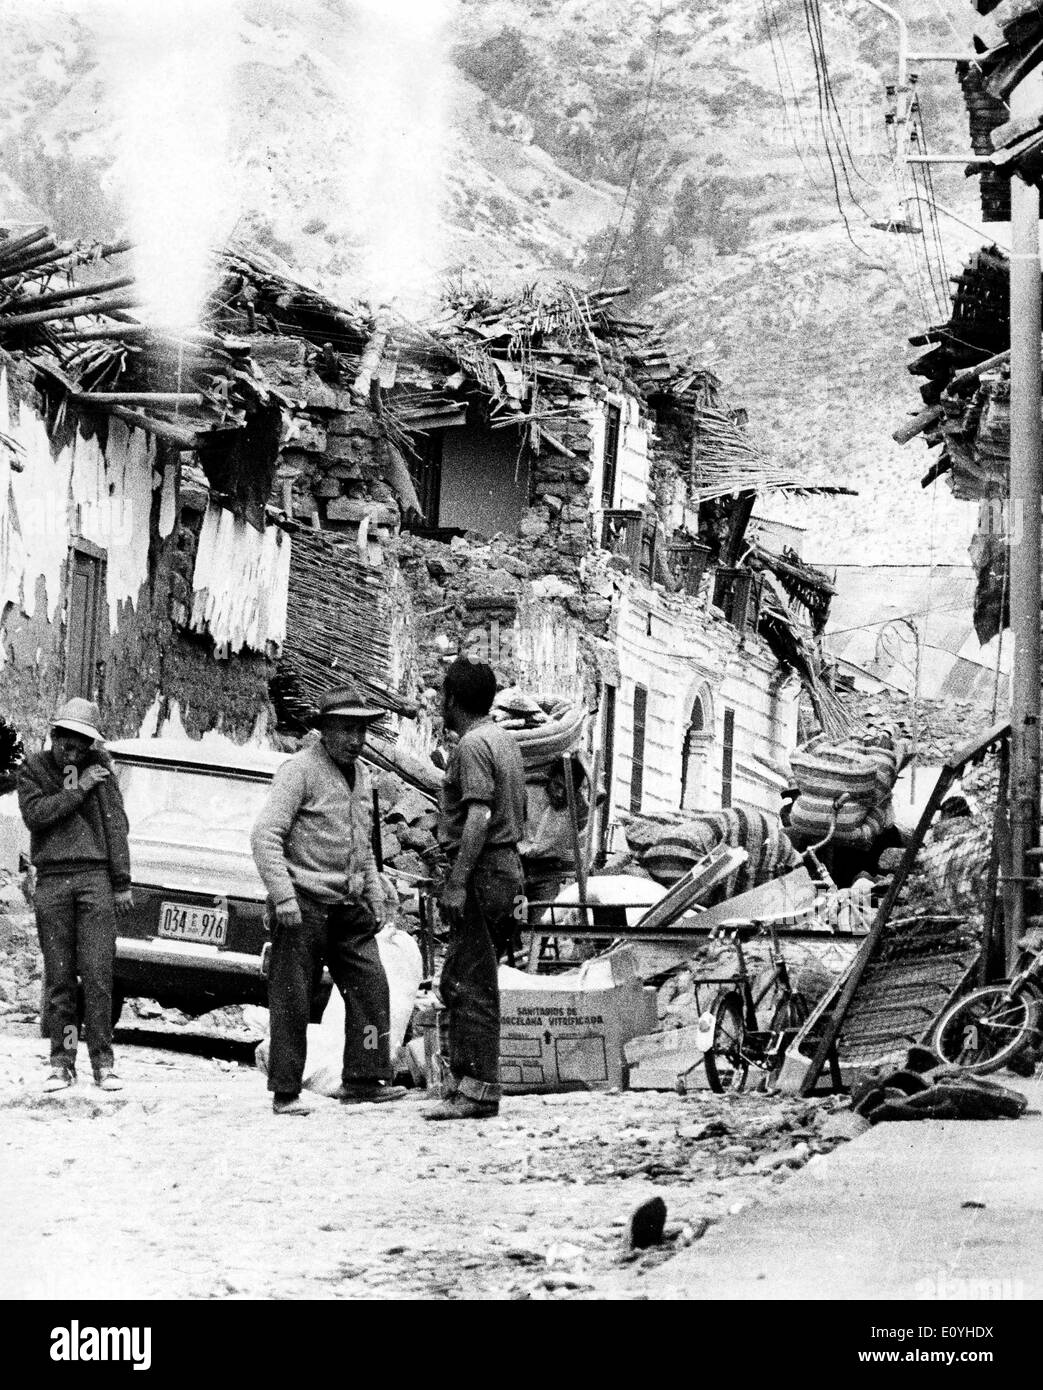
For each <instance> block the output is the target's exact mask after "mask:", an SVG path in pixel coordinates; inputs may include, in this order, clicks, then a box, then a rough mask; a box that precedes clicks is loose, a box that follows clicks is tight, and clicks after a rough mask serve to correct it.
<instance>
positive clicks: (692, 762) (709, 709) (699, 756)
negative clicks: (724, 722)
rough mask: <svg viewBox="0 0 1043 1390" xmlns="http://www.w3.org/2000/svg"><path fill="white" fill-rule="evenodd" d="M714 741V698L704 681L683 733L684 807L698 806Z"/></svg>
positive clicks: (682, 804)
mask: <svg viewBox="0 0 1043 1390" xmlns="http://www.w3.org/2000/svg"><path fill="white" fill-rule="evenodd" d="M712 742H713V699H712V696H711V695H710V689H709V686H707V685H705V684H703V685H701V686H700V687H699V688H698V690H696V692H695V694H694V695H693V697H692V701H691V704H690V705H689V707H688V719H687V721H686V724H685V728H684V732H683V733H682V736H681V799H680V802H679V805H680V807H681V810H682V811H684V810H689V811H691V810H697V809H699V795H700V791H701V790H702V785H703V769H704V765H705V763H706V760H707V756H708V754H709V750H710V745H711V744H712Z"/></svg>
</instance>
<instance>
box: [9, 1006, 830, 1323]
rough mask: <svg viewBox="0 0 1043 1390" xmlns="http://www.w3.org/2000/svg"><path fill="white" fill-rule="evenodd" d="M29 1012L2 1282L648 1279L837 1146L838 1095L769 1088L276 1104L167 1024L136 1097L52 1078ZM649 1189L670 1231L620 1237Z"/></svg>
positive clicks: (158, 1291)
mask: <svg viewBox="0 0 1043 1390" xmlns="http://www.w3.org/2000/svg"><path fill="white" fill-rule="evenodd" d="M32 1031H33V1030H32V1028H31V1026H30V1025H28V1024H24V1023H23V1024H18V1023H14V1022H10V1021H9V1022H7V1023H6V1025H5V1026H4V1031H3V1032H0V1109H2V1110H3V1111H4V1115H3V1122H2V1125H0V1135H2V1137H0V1225H2V1227H3V1230H4V1232H5V1239H4V1241H3V1245H2V1250H0V1297H2V1298H12V1297H14V1298H19V1297H43V1298H56V1297H68V1298H76V1297H92V1298H126V1297H146V1298H160V1297H164V1298H211V1297H229V1296H231V1297H239V1298H257V1297H261V1298H303V1297H331V1296H337V1297H350V1298H473V1299H490V1298H518V1299H527V1298H535V1299H546V1298H582V1299H591V1298H598V1297H599V1296H601V1295H604V1294H607V1291H608V1288H609V1286H610V1285H611V1289H612V1295H613V1296H614V1297H617V1296H620V1295H622V1296H624V1297H642V1296H643V1277H644V1275H645V1273H646V1272H647V1271H648V1270H649V1269H650V1268H653V1267H655V1266H657V1265H658V1264H660V1263H662V1262H663V1261H664V1260H668V1259H670V1258H671V1256H672V1255H673V1254H674V1253H675V1252H676V1251H677V1250H679V1249H681V1248H683V1247H684V1246H686V1245H688V1244H690V1243H692V1242H694V1241H697V1240H699V1239H700V1238H701V1237H702V1235H703V1234H704V1233H705V1232H706V1230H707V1229H708V1228H709V1227H710V1226H711V1225H712V1224H713V1223H715V1222H721V1221H727V1220H728V1219H729V1217H730V1216H732V1215H734V1214H736V1213H737V1212H738V1211H740V1210H741V1209H742V1208H743V1207H744V1206H746V1205H748V1204H749V1203H751V1202H761V1201H770V1200H772V1197H773V1195H774V1194H776V1193H777V1191H778V1189H779V1188H780V1187H781V1186H782V1185H784V1184H785V1182H786V1179H787V1177H788V1176H790V1174H791V1173H792V1172H793V1171H794V1170H795V1169H799V1168H802V1167H803V1166H805V1165H806V1164H807V1163H809V1162H812V1163H817V1162H820V1161H822V1159H821V1155H823V1154H824V1153H826V1152H828V1151H829V1149H831V1148H832V1147H833V1146H834V1145H835V1144H836V1143H837V1142H839V1139H838V1138H836V1137H827V1136H829V1135H830V1131H831V1130H833V1129H836V1128H837V1125H836V1122H831V1121H830V1114H831V1112H832V1111H833V1110H834V1108H835V1106H836V1102H833V1101H831V1100H823V1101H804V1100H796V1099H794V1098H788V1097H769V1096H764V1095H758V1094H752V1095H741V1096H727V1097H720V1096H712V1095H709V1094H706V1093H702V1094H695V1095H689V1096H685V1097H681V1096H678V1095H675V1094H667V1093H625V1092H624V1093H615V1094H613V1093H607V1094H595V1093H573V1094H568V1095H550V1096H521V1097H514V1098H511V1099H509V1100H507V1101H505V1103H504V1105H503V1109H502V1113H501V1116H500V1117H499V1118H498V1119H496V1120H493V1121H486V1122H482V1123H477V1122H465V1123H461V1124H454V1125H437V1126H435V1125H430V1126H429V1125H426V1124H424V1123H423V1122H422V1120H421V1111H422V1108H423V1107H422V1104H421V1101H422V1100H423V1092H420V1091H417V1092H414V1093H412V1094H410V1095H409V1096H407V1098H406V1099H405V1100H404V1101H401V1102H399V1103H397V1104H394V1105H391V1106H373V1105H366V1106H357V1107H344V1106H342V1105H340V1104H339V1103H338V1102H337V1101H331V1100H323V1099H321V1098H315V1107H316V1108H315V1110H314V1112H313V1113H312V1114H310V1115H308V1116H304V1117H276V1116H274V1115H273V1114H272V1113H271V1111H270V1109H269V1106H268V1098H267V1095H266V1093H265V1091H264V1085H263V1079H262V1077H261V1076H260V1075H259V1074H258V1073H257V1072H256V1071H255V1070H254V1069H253V1068H252V1066H251V1065H249V1063H248V1062H246V1061H245V1060H238V1061H237V1060H235V1059H234V1055H233V1056H232V1057H231V1058H230V1057H229V1056H228V1053H229V1051H230V1049H229V1047H228V1045H227V1039H220V1038H218V1039H215V1040H214V1046H213V1047H212V1048H208V1047H207V1046H206V1044H197V1045H198V1046H201V1049H202V1051H203V1054H204V1055H198V1054H196V1055H193V1054H188V1053H185V1052H183V1051H173V1050H171V1048H170V1047H169V1046H168V1045H165V1044H169V1043H170V1042H171V1041H172V1038H171V1031H172V1030H170V1029H169V1028H167V1030H166V1032H165V1033H164V1032H162V1031H154V1032H152V1033H151V1034H146V1033H144V1032H143V1031H142V1030H141V1029H140V1028H139V1029H138V1030H137V1031H135V1032H134V1033H133V1034H132V1035H131V1034H128V1033H126V1032H124V1033H123V1034H122V1035H121V1036H119V1037H118V1040H117V1047H118V1058H119V1067H120V1072H121V1074H122V1075H123V1077H124V1078H125V1081H126V1090H125V1091H124V1092H123V1093H122V1094H119V1095H108V1094H103V1093H101V1092H99V1091H97V1090H96V1089H95V1088H94V1087H93V1086H92V1085H91V1084H90V1082H89V1079H88V1077H89V1073H87V1072H86V1071H85V1073H84V1075H82V1076H81V1080H80V1081H79V1083H78V1085H77V1086H76V1088H75V1089H73V1090H71V1091H69V1092H67V1093H63V1094H61V1095H59V1096H57V1097H51V1096H45V1095H43V1094H41V1092H40V1083H41V1081H42V1079H43V1077H44V1075H45V1070H46V1044H45V1043H44V1042H43V1041H42V1040H39V1039H37V1038H35V1037H33V1036H31V1033H32ZM177 1036H178V1037H179V1038H180V1042H179V1043H178V1045H179V1046H184V1034H183V1032H181V1033H180V1034H178V1035H177ZM232 1051H233V1053H234V1049H233V1050H232ZM207 1052H217V1053H218V1054H219V1055H218V1056H214V1055H206V1053H207ZM242 1056H243V1053H242V1050H241V1049H240V1057H242ZM655 1195H658V1196H661V1197H662V1198H663V1199H664V1200H665V1203H666V1207H667V1224H666V1228H665V1239H664V1242H663V1243H662V1244H661V1245H659V1246H656V1247H653V1248H650V1249H648V1250H646V1251H644V1252H632V1251H629V1250H628V1249H627V1248H626V1237H625V1231H626V1228H627V1222H628V1218H629V1217H630V1214H631V1213H632V1211H633V1210H634V1209H635V1207H636V1206H637V1205H638V1204H639V1203H641V1202H642V1201H643V1200H646V1199H648V1198H649V1197H651V1196H655ZM98 1251H104V1252H105V1257H104V1259H103V1260H101V1261H99V1259H98V1258H97V1254H98Z"/></svg>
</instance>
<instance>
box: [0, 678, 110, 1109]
mask: <svg viewBox="0 0 1043 1390" xmlns="http://www.w3.org/2000/svg"><path fill="white" fill-rule="evenodd" d="M99 723H100V714H99V712H98V706H97V705H95V704H93V703H92V702H91V701H90V700H69V701H68V703H67V704H65V705H63V706H62V708H61V709H60V710H59V711H58V713H57V715H55V718H54V723H53V725H52V728H51V746H50V748H48V749H46V750H45V751H44V752H42V753H36V754H34V755H33V756H31V757H29V758H27V759H26V761H25V763H24V765H23V767H22V770H21V773H20V776H19V779H18V805H19V807H20V809H21V812H22V819H23V820H24V821H25V823H26V825H27V826H28V827H29V832H30V855H31V858H32V862H33V865H34V866H35V868H36V896H35V903H36V929H37V932H38V933H39V937H40V946H41V948H42V950H43V959H44V969H45V971H46V974H47V998H46V1012H47V1016H48V1023H49V1028H50V1037H51V1073H50V1076H49V1077H48V1078H47V1081H46V1083H45V1089H46V1090H48V1091H59V1090H64V1089H65V1088H66V1087H68V1086H71V1085H72V1084H73V1082H74V1081H75V1080H76V1048H77V1042H78V1029H77V1026H76V986H77V976H78V977H79V979H80V980H81V981H82V983H83V994H84V1001H85V1011H84V1034H85V1036H86V1040H87V1050H88V1052H89V1053H90V1059H91V1066H92V1067H93V1069H94V1078H95V1080H96V1082H97V1083H98V1085H99V1086H100V1087H101V1088H102V1089H103V1090H106V1091H118V1090H121V1089H122V1083H121V1082H120V1080H119V1078H118V1077H117V1075H116V1073H115V1071H114V1070H113V1057H112V973H113V964H114V962H115V955H116V916H117V915H123V914H124V913H127V912H129V911H130V910H131V908H132V907H133V905H134V901H133V898H132V896H131V891H130V851H129V849H128V846H127V815H126V812H125V811H124V809H123V798H122V796H121V795H120V789H119V783H118V782H117V781H116V778H115V777H114V776H113V775H112V772H113V768H112V759H111V758H110V757H109V755H108V753H106V752H105V750H104V748H103V747H102V742H101V734H100V733H99V731H98V724H99Z"/></svg>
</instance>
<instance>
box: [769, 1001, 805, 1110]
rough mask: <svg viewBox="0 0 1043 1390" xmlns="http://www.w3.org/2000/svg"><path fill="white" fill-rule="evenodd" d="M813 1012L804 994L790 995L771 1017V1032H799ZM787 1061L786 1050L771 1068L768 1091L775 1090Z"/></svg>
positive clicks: (776, 1007)
mask: <svg viewBox="0 0 1043 1390" xmlns="http://www.w3.org/2000/svg"><path fill="white" fill-rule="evenodd" d="M810 1013H811V1010H810V1009H809V1008H808V1002H807V1000H806V999H805V998H804V996H803V994H790V995H788V996H787V997H786V998H784V999H780V1000H779V1002H778V1004H777V1005H776V1006H775V1012H774V1013H773V1014H772V1016H771V1024H770V1027H771V1031H772V1032H773V1033H781V1032H783V1031H784V1030H792V1031H797V1030H799V1029H801V1028H802V1027H803V1026H804V1024H805V1023H806V1022H807V1021H808V1016H809V1015H810ZM785 1060H786V1051H785V1048H784V1049H783V1050H782V1051H781V1052H780V1053H778V1054H777V1056H776V1058H775V1061H774V1063H773V1064H772V1066H771V1067H770V1069H769V1071H768V1076H767V1089H768V1090H769V1091H770V1090H772V1089H773V1088H774V1086H775V1083H776V1081H778V1079H779V1073H780V1072H781V1071H782V1064H783V1062H784V1061H785Z"/></svg>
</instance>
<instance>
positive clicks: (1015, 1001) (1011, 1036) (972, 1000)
mask: <svg viewBox="0 0 1043 1390" xmlns="http://www.w3.org/2000/svg"><path fill="white" fill-rule="evenodd" d="M1040 1014H1041V1006H1040V1000H1039V998H1038V996H1036V995H1034V994H1029V993H1027V992H1025V991H1021V992H1019V993H1018V994H1016V995H1014V996H1013V998H1012V997H1011V995H1010V994H1009V992H1008V989H1007V986H1006V985H984V986H983V987H982V988H981V989H975V990H972V991H971V992H970V994H965V995H964V996H963V998H962V999H957V1001H956V1003H955V1004H952V1005H950V1006H949V1008H948V1009H946V1010H945V1012H944V1013H943V1014H942V1016H941V1018H939V1020H938V1022H937V1023H936V1024H935V1025H934V1032H933V1033H932V1035H931V1046H932V1047H933V1048H934V1050H935V1052H937V1053H938V1056H939V1057H941V1059H942V1060H943V1061H944V1062H948V1063H949V1065H950V1066H954V1067H960V1068H962V1069H963V1070H964V1071H967V1072H972V1073H976V1074H977V1075H982V1074H984V1073H985V1072H990V1071H999V1069H1000V1067H1002V1066H1004V1065H1005V1063H1007V1062H1008V1061H1010V1060H1011V1059H1012V1058H1014V1057H1017V1056H1018V1054H1019V1053H1020V1052H1022V1051H1024V1049H1025V1048H1026V1047H1028V1046H1029V1044H1030V1043H1031V1042H1033V1040H1034V1039H1035V1036H1036V1032H1037V1029H1038V1028H1039V1026H1040Z"/></svg>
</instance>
